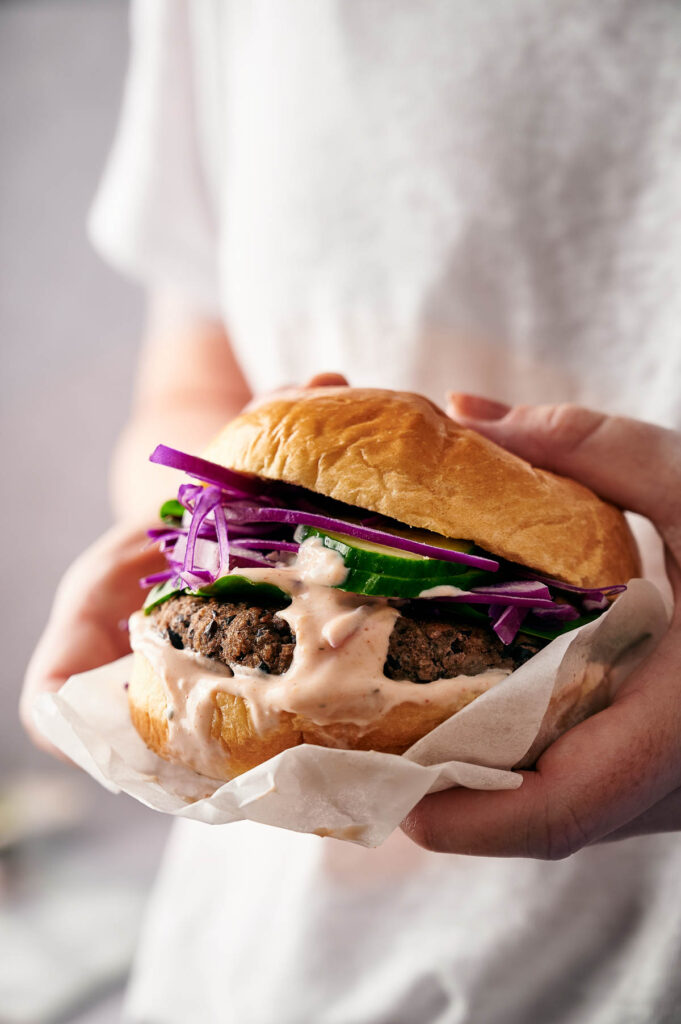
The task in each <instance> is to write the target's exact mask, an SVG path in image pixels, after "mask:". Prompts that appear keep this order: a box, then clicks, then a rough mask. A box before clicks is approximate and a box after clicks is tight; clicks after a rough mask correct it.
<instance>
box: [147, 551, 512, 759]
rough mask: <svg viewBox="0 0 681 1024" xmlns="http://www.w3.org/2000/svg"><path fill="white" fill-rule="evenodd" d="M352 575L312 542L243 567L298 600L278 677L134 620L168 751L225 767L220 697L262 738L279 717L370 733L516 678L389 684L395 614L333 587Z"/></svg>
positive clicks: (285, 615)
mask: <svg viewBox="0 0 681 1024" xmlns="http://www.w3.org/2000/svg"><path fill="white" fill-rule="evenodd" d="M346 572H347V570H346V568H345V566H344V564H343V560H342V558H341V556H340V555H339V554H338V553H337V552H335V551H331V550H330V549H328V548H326V547H324V545H323V544H322V542H321V541H320V540H319V538H310V539H309V540H307V541H305V542H304V543H303V544H302V545H301V549H300V554H299V555H298V558H297V559H296V561H295V562H294V563H293V564H292V565H289V566H283V567H275V566H273V567H272V568H257V569H239V570H238V573H239V575H241V576H246V577H248V578H249V579H251V580H253V581H254V582H262V583H271V584H274V585H275V586H277V587H280V588H281V589H282V590H284V591H286V592H287V593H288V594H290V596H291V604H290V605H289V606H288V607H287V608H284V609H282V610H281V611H279V612H277V615H278V616H279V617H280V618H282V619H285V620H286V622H288V623H289V625H290V627H291V629H292V631H293V633H294V634H295V637H296V645H295V648H294V654H293V660H292V663H291V666H290V668H289V670H288V671H287V672H286V673H285V674H284V675H280V676H276V675H268V674H267V673H265V672H261V671H260V670H259V669H249V668H247V667H246V666H243V665H239V664H234V665H233V667H232V670H231V671H230V669H229V668H227V667H226V666H223V665H221V664H220V663H216V662H214V661H212V660H210V659H208V658H204V657H203V656H202V655H199V654H196V653H194V652H191V651H187V650H176V649H175V648H174V647H172V645H171V644H170V643H168V641H167V640H166V639H165V637H163V636H161V634H159V633H157V632H155V631H154V630H153V629H150V628H149V620H148V619H147V618H146V617H145V616H144V614H143V613H141V612H138V613H136V614H135V615H133V617H132V619H131V622H130V637H131V644H132V647H133V649H134V650H136V651H140V652H141V653H142V654H144V655H145V657H146V658H147V659H148V660H149V661H150V663H151V664H152V666H153V668H154V669H155V671H156V673H157V674H158V676H159V677H160V678H161V680H162V681H163V684H164V687H165V690H166V695H167V703H168V708H169V709H170V708H172V710H173V714H172V716H168V734H169V739H168V747H169V749H170V751H172V752H174V753H176V754H177V755H178V757H181V758H182V759H183V760H185V761H186V762H187V763H191V764H193V765H194V767H195V768H196V770H197V771H201V772H202V773H204V774H208V775H210V774H211V770H212V771H214V770H215V769H214V768H211V762H212V759H213V756H215V757H216V758H217V757H218V755H219V756H220V757H221V758H222V759H223V761H224V749H223V748H222V747H221V745H220V743H219V741H216V740H213V739H212V738H211V734H210V732H211V724H212V716H213V710H214V708H215V694H216V693H217V692H218V691H223V692H226V693H231V694H236V695H238V696H240V697H243V698H244V700H245V701H246V702H247V703H248V706H249V710H250V714H251V717H252V719H253V722H254V725H255V728H256V729H257V730H258V731H259V732H261V733H262V732H266V731H267V729H268V727H271V726H275V725H276V722H277V719H278V716H279V714H280V712H282V711H288V712H290V713H292V714H299V715H302V716H303V717H305V718H307V719H310V720H312V721H314V722H315V723H316V724H317V725H319V726H321V727H323V726H326V725H331V724H332V723H336V722H352V723H353V724H355V725H357V726H359V728H360V730H362V729H365V730H366V729H367V728H369V727H370V726H371V725H372V724H374V723H375V721H376V719H377V718H378V717H380V716H381V715H383V714H385V713H387V712H388V711H390V709H391V708H393V707H395V706H396V705H398V704H402V703H404V702H405V701H409V702H411V703H414V704H420V705H427V704H435V705H449V704H451V703H452V701H453V700H454V699H455V698H456V695H457V693H460V692H461V691H465V690H470V689H471V688H472V687H474V688H475V690H476V691H478V692H482V691H483V690H486V689H488V688H489V687H491V686H494V685H496V684H497V683H499V682H500V681H501V680H502V679H504V678H505V677H506V676H507V675H509V670H507V669H492V670H490V671H488V672H484V673H481V674H479V675H477V676H473V677H471V676H456V677H454V678H452V679H439V680H436V681H435V682H432V683H426V684H423V683H412V682H410V681H409V680H393V679H388V678H387V676H385V675H384V674H383V665H384V664H385V660H386V656H387V652H388V642H389V639H390V634H391V633H392V630H393V626H394V623H395V619H396V618H397V616H398V611H397V609H395V608H392V607H390V605H389V604H388V603H387V601H386V600H385V598H371V597H366V596H361V595H358V594H351V593H346V592H345V591H342V590H335V589H333V586H334V584H337V583H339V582H342V580H343V579H344V578H345V574H346ZM435 589H438V590H439V589H443V590H447V591H449V590H456V588H447V587H443V588H435ZM199 748H201V749H199ZM197 759H198V760H199V761H200V763H201V767H199V766H198V763H197Z"/></svg>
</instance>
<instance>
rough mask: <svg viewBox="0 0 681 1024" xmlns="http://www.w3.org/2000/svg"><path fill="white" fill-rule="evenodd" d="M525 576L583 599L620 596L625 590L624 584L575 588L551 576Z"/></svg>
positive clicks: (533, 573)
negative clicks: (607, 595)
mask: <svg viewBox="0 0 681 1024" xmlns="http://www.w3.org/2000/svg"><path fill="white" fill-rule="evenodd" d="M526 575H527V576H529V577H531V579H533V580H539V582H540V583H546V585H547V586H549V587H555V588H556V590H568V591H569V592H570V593H572V594H582V595H583V596H584V597H589V598H594V599H595V600H598V599H599V598H600V597H602V596H603V595H604V594H621V593H622V592H623V591H625V590H626V589H627V588H626V584H624V583H613V584H611V585H610V586H607V587H577V586H575V585H574V583H564V582H563V581H562V580H556V579H553V578H552V577H551V576H542V575H540V574H539V573H537V572H531V571H530V570H528V571H527V572H526Z"/></svg>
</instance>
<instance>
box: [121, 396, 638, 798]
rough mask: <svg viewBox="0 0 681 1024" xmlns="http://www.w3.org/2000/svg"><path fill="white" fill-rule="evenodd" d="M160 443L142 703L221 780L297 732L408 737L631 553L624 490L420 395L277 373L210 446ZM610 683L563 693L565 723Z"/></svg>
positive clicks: (144, 726)
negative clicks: (299, 385)
mask: <svg viewBox="0 0 681 1024" xmlns="http://www.w3.org/2000/svg"><path fill="white" fill-rule="evenodd" d="M151 458H152V461H154V462H157V463H162V464H164V465H166V466H168V467H170V468H173V469H175V470H181V471H183V473H184V474H185V478H184V480H183V482H182V483H181V484H180V486H179V490H178V492H177V497H176V498H173V499H171V500H169V501H167V502H166V503H165V504H164V505H163V507H162V509H161V520H162V522H161V524H160V525H159V527H158V528H157V529H154V530H152V531H150V536H151V538H152V540H153V541H154V542H155V543H158V544H160V546H161V548H162V550H163V551H164V553H165V557H166V561H167V567H166V569H165V570H164V571H163V572H161V573H157V574H155V575H154V576H152V577H147V578H146V579H145V580H143V581H142V583H143V585H145V586H151V588H152V589H151V590H150V591H149V593H148V596H147V598H146V601H145V604H144V607H143V608H142V609H141V610H140V611H139V612H137V613H136V614H135V615H133V617H132V619H131V622H130V632H131V644H132V648H133V650H134V652H135V657H134V662H133V671H132V675H131V678H130V681H129V686H128V698H129V705H130V713H131V717H132V722H133V724H134V726H135V728H136V729H137V731H138V732H139V734H140V735H141V737H142V738H143V740H144V742H145V743H146V744H147V746H149V747H150V748H151V749H152V750H154V751H155V752H156V753H157V754H158V755H160V756H161V757H162V758H164V759H166V760H168V761H171V762H176V763H178V764H182V765H185V766H187V767H189V768H192V769H193V770H194V771H196V772H199V773H200V774H202V775H205V776H208V777H210V778H212V779H215V780H227V779H230V778H232V777H234V776H235V775H238V774H240V773H242V772H245V771H247V770H249V769H250V768H252V767H254V766H255V765H258V764H260V763H262V762H264V761H266V760H268V759H269V758H271V757H273V756H275V755H277V754H279V753H281V752H282V751H283V750H286V749H287V748H289V747H293V746H296V745H297V744H300V743H311V744H317V745H321V746H326V747H337V748H344V749H358V750H375V751H381V752H386V753H392V754H401V753H403V752H404V751H405V750H407V749H408V748H409V747H410V746H411V745H412V744H413V743H415V742H416V741H417V740H418V739H420V738H421V737H422V736H424V735H426V734H427V733H428V732H429V731H431V730H432V729H434V728H435V727H436V726H438V725H439V724H441V723H442V722H443V721H444V720H445V719H447V718H449V717H450V716H451V715H454V714H456V713H457V712H458V711H460V710H461V709H462V708H464V707H465V706H466V705H467V704H469V703H470V702H471V701H473V700H474V699H475V698H476V697H478V696H479V695H480V694H483V693H485V692H486V691H487V690H489V689H490V688H491V687H494V686H499V685H502V684H503V681H504V679H506V678H507V677H508V676H509V675H510V674H511V673H512V672H514V671H515V670H516V669H517V668H519V667H520V666H521V665H523V664H524V663H525V662H526V661H528V660H529V659H531V658H532V657H534V656H535V655H536V654H537V653H538V652H539V651H540V650H541V649H542V648H543V647H544V646H546V644H548V643H550V641H551V640H553V639H554V638H555V637H557V636H559V635H560V634H561V633H564V632H565V631H566V630H571V629H574V628H576V627H578V626H580V625H582V624H584V623H586V622H589V621H591V620H592V619H594V618H596V617H597V616H599V615H601V614H602V613H603V612H604V611H605V610H606V609H607V608H608V607H609V605H610V603H611V602H612V601H613V600H614V599H615V598H616V597H617V595H618V594H619V593H620V592H621V591H622V590H624V589H625V587H626V582H627V581H628V580H629V579H630V578H631V577H633V576H635V575H637V574H638V572H639V568H640V567H639V560H638V553H637V549H636V545H635V542H634V540H633V537H632V535H631V533H630V530H629V528H628V525H627V523H626V520H625V518H624V516H623V515H622V513H621V512H620V511H619V510H618V509H616V508H614V507H613V506H612V505H609V504H607V503H605V502H603V501H601V500H600V499H599V498H598V497H597V496H596V495H595V494H593V493H592V492H591V491H589V490H587V489H586V488H585V487H583V486H581V485H580V484H578V483H576V482H574V481H572V480H568V479H566V478H563V477H559V476H556V475H554V474H552V473H548V472H545V471H543V470H540V469H536V468H534V467H532V466H531V465H529V464H528V463H527V462H525V461H523V460H522V459H519V458H517V457H516V456H514V455H512V454H510V453H509V452H507V451H505V450H504V449H502V448H500V447H498V446H497V445H495V444H493V443H492V442H490V441H488V440H487V439H486V438H484V437H482V436H480V435H479V434H476V433H475V432H473V431H471V430H468V429H466V428H464V427H462V426H460V425H459V424H457V423H455V422H454V421H452V420H451V419H449V418H448V417H447V416H446V415H445V414H444V413H443V412H442V411H441V410H440V409H438V408H437V407H436V406H435V405H433V404H432V403H431V402H430V401H428V400H427V399H425V398H423V397H421V396H419V395H416V394H409V393H403V392H395V391H385V390H374V389H354V388H347V387H324V388H311V389H308V390H296V391H287V392H280V393H278V394H276V395H274V396H273V397H270V398H269V399H267V400H266V401H262V402H260V403H258V404H255V405H253V406H251V407H249V408H248V409H247V410H246V411H245V412H244V413H243V414H242V415H240V416H238V417H237V418H236V419H235V420H233V421H232V422H230V423H229V424H228V425H227V426H226V427H225V428H224V430H223V431H222V432H221V433H220V434H219V435H218V436H217V437H216V438H215V440H214V441H213V442H212V444H211V445H210V446H209V447H208V450H207V451H206V452H205V453H204V455H203V457H201V458H199V457H196V456H192V455H188V454H185V453H183V452H179V451H177V450H175V449H171V448H167V447H165V446H162V445H161V446H159V447H158V448H157V449H156V451H155V452H154V453H153V455H152V456H151ZM605 682H606V674H605V673H604V672H601V673H590V674H589V675H588V677H586V678H585V679H584V680H581V681H580V682H579V684H578V685H575V687H574V689H573V691H572V692H570V693H568V694H567V696H566V695H565V694H563V695H562V697H561V700H562V705H561V709H560V722H561V726H560V727H561V728H563V729H564V728H566V727H568V726H569V725H570V724H573V723H574V722H575V721H578V720H579V719H580V718H583V717H585V715H586V714H588V713H590V712H592V711H593V710H595V709H596V708H597V707H598V706H599V705H602V703H603V700H604V693H605Z"/></svg>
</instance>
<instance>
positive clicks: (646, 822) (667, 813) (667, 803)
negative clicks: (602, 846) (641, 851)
mask: <svg viewBox="0 0 681 1024" xmlns="http://www.w3.org/2000/svg"><path fill="white" fill-rule="evenodd" d="M678 831H681V788H680V789H675V790H674V792H673V793H669V795H668V796H666V797H664V799H662V800H660V801H658V803H656V804H654V805H653V806H652V807H649V808H648V810H647V811H644V812H643V814H639V816H638V817H637V818H634V819H633V820H632V821H630V822H628V823H627V824H626V825H623V826H622V828H618V829H616V830H615V831H614V832H611V833H610V835H607V836H604V837H603V838H602V839H599V840H598V842H599V843H610V842H614V841H615V840H619V839H631V838H632V837H633V836H647V835H654V834H656V833H658V832H678Z"/></svg>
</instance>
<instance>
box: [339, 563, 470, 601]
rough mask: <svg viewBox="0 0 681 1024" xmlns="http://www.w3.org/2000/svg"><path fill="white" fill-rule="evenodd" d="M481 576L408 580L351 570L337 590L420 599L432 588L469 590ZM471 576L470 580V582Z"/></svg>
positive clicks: (400, 577)
mask: <svg viewBox="0 0 681 1024" xmlns="http://www.w3.org/2000/svg"><path fill="white" fill-rule="evenodd" d="M477 575H480V574H479V573H470V574H467V575H466V576H461V575H459V576H451V577H449V578H447V577H446V576H437V577H431V578H427V577H426V578H423V579H421V578H418V577H417V578H414V577H412V578H411V579H406V578H405V577H403V576H387V575H386V574H385V573H383V572H364V570H362V569H349V570H348V574H347V576H346V577H345V579H344V580H343V582H342V583H341V584H339V585H338V586H337V587H336V588H335V589H336V590H349V591H350V592H351V593H353V594H368V595H371V596H373V597H410V598H414V597H418V596H419V594H421V592H422V591H424V590H430V589H431V587H442V586H448V585H449V586H452V587H457V588H458V589H460V590H467V589H468V587H469V586H470V583H471V582H472V578H473V577H475V576H477ZM469 576H470V578H471V579H470V580H469Z"/></svg>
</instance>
